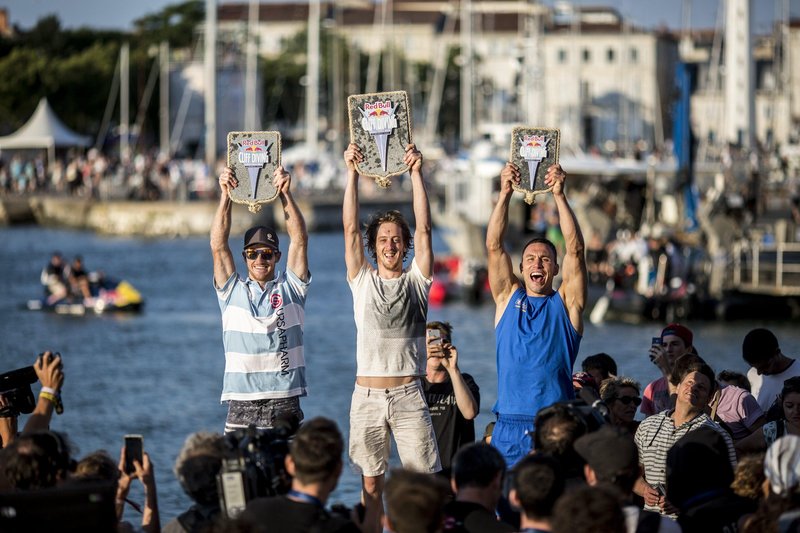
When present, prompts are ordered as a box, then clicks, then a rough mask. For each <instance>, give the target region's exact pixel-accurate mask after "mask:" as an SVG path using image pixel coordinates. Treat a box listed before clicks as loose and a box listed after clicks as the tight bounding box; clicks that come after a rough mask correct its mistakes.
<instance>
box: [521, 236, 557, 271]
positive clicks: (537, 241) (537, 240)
mask: <svg viewBox="0 0 800 533" xmlns="http://www.w3.org/2000/svg"><path fill="white" fill-rule="evenodd" d="M531 244H544V245H546V246H547V247H548V248H550V251H551V252H553V261H558V250H556V245H555V244H553V241H551V240H550V239H545V238H544V237H534V238H533V239H531V240H529V241H528V242H526V243H525V246H523V247H522V252H521V254H520V256H521V257H525V250H527V249H528V246H530V245H531ZM519 269H520V270H522V260H521V259H520V262H519Z"/></svg>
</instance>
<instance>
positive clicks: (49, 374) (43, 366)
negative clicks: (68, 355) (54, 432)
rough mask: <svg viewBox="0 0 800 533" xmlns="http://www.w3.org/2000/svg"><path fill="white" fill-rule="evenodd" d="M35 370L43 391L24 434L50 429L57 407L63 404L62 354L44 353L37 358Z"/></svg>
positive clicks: (26, 424) (34, 365)
mask: <svg viewBox="0 0 800 533" xmlns="http://www.w3.org/2000/svg"><path fill="white" fill-rule="evenodd" d="M33 369H34V370H35V371H36V376H37V377H38V378H39V383H41V384H42V390H41V392H40V393H39V399H38V401H37V402H36V408H35V409H34V410H33V413H31V416H30V417H28V421H27V422H26V423H25V428H24V429H23V430H22V432H23V433H33V432H34V431H42V430H46V429H50V420H51V419H52V417H53V411H54V410H55V408H56V405H57V404H59V403H60V402H61V387H62V386H63V385H64V367H63V365H62V364H61V355H60V354H58V353H56V354H53V353H52V352H44V353H43V354H42V355H40V356H39V357H37V359H36V362H35V363H34V364H33Z"/></svg>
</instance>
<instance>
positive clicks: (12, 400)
mask: <svg viewBox="0 0 800 533" xmlns="http://www.w3.org/2000/svg"><path fill="white" fill-rule="evenodd" d="M38 380H39V378H38V377H37V376H36V371H35V370H34V369H33V367H32V366H26V367H23V368H18V369H16V370H12V371H10V372H6V373H5V374H1V375H0V394H2V395H3V396H4V397H5V399H6V401H7V402H8V405H6V406H5V407H3V408H2V409H0V417H16V416H19V415H20V414H21V413H24V414H28V413H32V412H33V410H34V408H35V407H36V398H35V397H34V395H33V391H32V390H31V384H33V383H36V382H37V381H38Z"/></svg>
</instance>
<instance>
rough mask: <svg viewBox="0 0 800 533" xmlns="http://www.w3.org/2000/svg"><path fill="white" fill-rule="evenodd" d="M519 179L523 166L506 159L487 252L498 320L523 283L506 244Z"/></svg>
mask: <svg viewBox="0 0 800 533" xmlns="http://www.w3.org/2000/svg"><path fill="white" fill-rule="evenodd" d="M518 183H519V169H518V168H517V166H516V165H515V164H514V163H510V162H509V163H506V166H505V167H503V170H502V172H500V195H499V197H498V198H497V203H496V204H495V206H494V210H493V211H492V215H491V217H490V218H489V225H488V227H487V228H486V253H487V256H488V262H489V265H488V266H489V287H490V288H491V290H492V298H494V303H495V305H496V306H497V308H496V310H495V324H497V321H498V320H499V319H500V317H501V316H502V314H503V311H504V310H505V307H506V304H507V303H508V300H509V298H511V295H512V294H514V291H515V290H517V287H519V280H518V279H517V276H516V275H515V274H514V267H513V266H512V265H511V256H509V255H508V252H507V251H506V249H505V247H504V246H503V239H504V238H505V234H506V229H507V228H508V206H509V204H510V203H511V196H512V194H513V193H514V189H513V187H512V185H513V184H518Z"/></svg>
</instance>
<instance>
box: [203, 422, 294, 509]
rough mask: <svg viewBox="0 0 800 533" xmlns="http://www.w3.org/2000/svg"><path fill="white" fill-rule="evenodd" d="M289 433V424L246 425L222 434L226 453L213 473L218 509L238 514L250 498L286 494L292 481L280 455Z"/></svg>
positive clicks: (290, 434) (286, 447)
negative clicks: (258, 427) (217, 473)
mask: <svg viewBox="0 0 800 533" xmlns="http://www.w3.org/2000/svg"><path fill="white" fill-rule="evenodd" d="M292 434H293V431H292V429H291V428H290V427H276V428H272V429H256V428H255V427H254V426H250V427H249V428H247V429H240V430H237V431H234V432H231V433H227V434H225V445H226V453H225V457H224V458H223V459H222V468H221V469H220V472H219V475H218V476H217V493H218V495H219V503H220V509H222V512H223V513H224V514H225V516H227V517H228V518H235V517H236V516H238V515H239V514H240V513H241V512H242V511H243V510H244V508H245V506H246V505H247V502H249V501H250V500H252V499H253V498H259V497H262V496H276V495H278V494H286V493H287V492H289V489H290V488H291V485H292V480H291V477H290V476H289V474H288V472H286V467H285V465H284V459H285V458H286V455H287V454H288V453H289V441H290V438H291V436H292Z"/></svg>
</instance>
